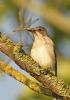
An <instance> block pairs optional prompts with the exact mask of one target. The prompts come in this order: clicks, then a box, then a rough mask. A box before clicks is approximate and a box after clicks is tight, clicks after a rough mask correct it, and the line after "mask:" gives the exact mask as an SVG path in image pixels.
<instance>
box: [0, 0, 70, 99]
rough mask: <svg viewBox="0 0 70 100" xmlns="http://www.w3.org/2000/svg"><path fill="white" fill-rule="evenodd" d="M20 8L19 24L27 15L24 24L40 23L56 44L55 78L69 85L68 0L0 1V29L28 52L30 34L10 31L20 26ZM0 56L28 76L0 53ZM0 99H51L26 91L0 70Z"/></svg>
mask: <svg viewBox="0 0 70 100" xmlns="http://www.w3.org/2000/svg"><path fill="white" fill-rule="evenodd" d="M20 9H23V16H22V17H23V23H24V22H25V21H26V20H27V17H28V16H31V19H30V22H29V23H27V25H26V26H29V27H36V26H39V25H40V26H44V27H45V28H46V29H47V31H48V34H49V36H50V37H51V38H52V39H53V40H54V42H55V46H56V52H57V59H58V77H59V78H62V79H64V81H65V82H66V83H67V84H69V85H70V0H0V31H1V32H3V33H4V34H5V35H6V36H8V37H9V38H10V39H12V40H13V41H14V42H15V43H17V42H22V43H23V45H24V50H25V51H26V52H27V53H29V52H30V49H31V46H32V43H33V41H34V38H33V36H32V34H31V33H27V32H23V31H22V32H13V30H14V29H16V28H17V27H18V26H19V25H20V21H19V11H20ZM37 19H38V20H37ZM36 20H37V21H36ZM20 35H21V37H22V38H20ZM0 59H3V60H5V61H6V62H7V63H9V64H10V65H12V66H13V67H14V68H16V69H18V70H19V71H21V72H22V73H25V74H26V75H29V74H27V73H26V72H24V71H23V70H21V69H20V68H19V66H17V65H16V64H15V63H14V62H13V61H12V60H11V59H9V58H8V57H7V56H6V55H5V54H3V53H1V52H0ZM0 100H51V98H49V97H47V96H43V95H42V94H38V93H36V92H34V91H32V90H30V89H29V88H28V87H26V86H25V85H23V84H21V83H20V82H18V81H16V80H15V79H13V78H11V77H10V76H8V75H7V74H5V73H3V72H1V71H0Z"/></svg>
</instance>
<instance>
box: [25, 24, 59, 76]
mask: <svg viewBox="0 0 70 100" xmlns="http://www.w3.org/2000/svg"><path fill="white" fill-rule="evenodd" d="M25 30H27V31H29V32H32V34H33V36H34V42H33V45H32V48H31V52H30V55H31V57H32V58H33V60H35V61H36V62H37V63H38V64H39V65H40V66H41V67H42V68H43V69H44V70H45V71H46V72H52V73H53V74H54V75H56V76H57V57H56V50H55V45H54V42H53V40H52V39H51V38H50V37H49V35H48V32H47V29H46V28H44V27H42V26H37V27H35V28H25Z"/></svg>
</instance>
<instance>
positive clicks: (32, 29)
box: [24, 28, 36, 33]
mask: <svg viewBox="0 0 70 100" xmlns="http://www.w3.org/2000/svg"><path fill="white" fill-rule="evenodd" d="M24 30H26V31H29V32H32V33H35V31H36V30H35V29H34V28H24Z"/></svg>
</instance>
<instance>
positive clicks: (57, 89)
mask: <svg viewBox="0 0 70 100" xmlns="http://www.w3.org/2000/svg"><path fill="white" fill-rule="evenodd" d="M0 49H1V51H2V52H4V53H5V54H6V55H8V56H9V57H10V58H12V59H13V60H14V61H15V62H16V63H17V64H18V65H19V66H20V68H22V69H24V70H26V71H27V72H29V73H30V74H31V75H32V76H33V77H35V78H36V79H37V80H38V81H39V82H41V83H43V85H44V86H45V87H48V88H49V89H50V90H51V91H52V92H54V93H55V94H57V95H59V96H61V97H63V98H66V99H67V100H68V98H69V99H70V87H69V86H68V85H67V84H65V83H64V81H63V80H59V79H58V78H57V77H56V76H53V75H52V74H49V73H48V74H47V75H43V74H41V71H43V70H42V69H41V68H40V66H39V65H38V64H37V63H36V62H35V61H34V60H33V59H32V58H31V57H30V56H28V55H26V54H25V53H24V52H23V50H22V48H21V46H20V45H14V44H13V42H12V41H11V40H10V39H8V38H7V37H6V36H5V35H3V34H0ZM43 72H44V71H43Z"/></svg>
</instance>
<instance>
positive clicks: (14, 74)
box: [0, 60, 51, 96]
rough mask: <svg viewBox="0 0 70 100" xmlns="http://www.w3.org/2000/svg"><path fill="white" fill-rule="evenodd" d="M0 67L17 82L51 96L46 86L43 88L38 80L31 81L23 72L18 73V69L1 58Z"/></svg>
mask: <svg viewBox="0 0 70 100" xmlns="http://www.w3.org/2000/svg"><path fill="white" fill-rule="evenodd" d="M0 69H1V70H2V71H4V72H6V73H7V74H9V75H10V76H12V77H13V78H15V79H16V80H18V81H19V82H21V83H23V84H25V85H26V86H28V87H29V88H30V89H32V90H34V91H36V92H38V93H41V94H45V95H48V96H51V92H50V90H49V89H48V88H44V87H43V86H42V85H41V84H39V83H38V82H35V81H32V80H31V79H29V78H27V77H26V76H25V75H24V74H22V73H20V72H19V71H17V70H16V69H14V68H12V67H11V66H10V65H8V64H7V63H5V62H4V61H2V60H0Z"/></svg>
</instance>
